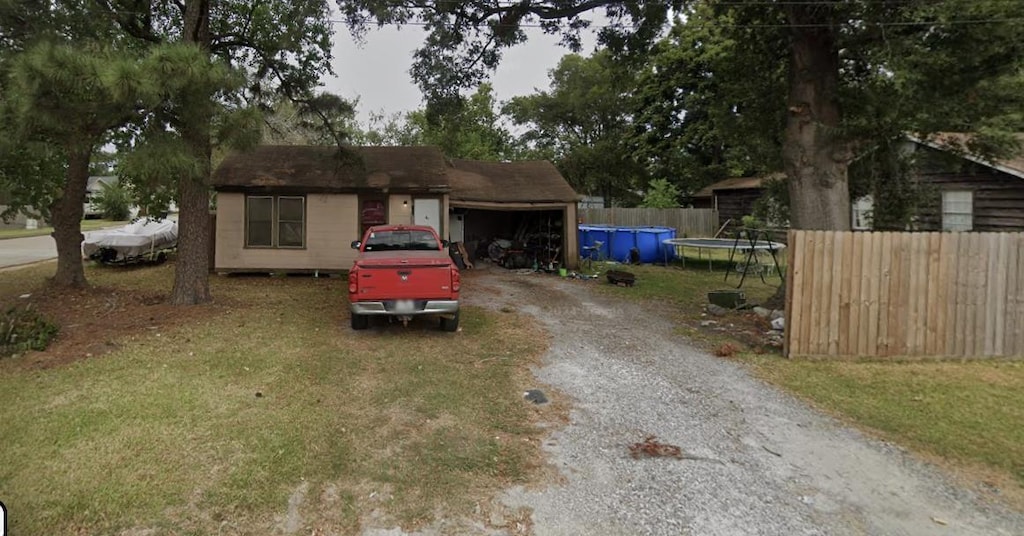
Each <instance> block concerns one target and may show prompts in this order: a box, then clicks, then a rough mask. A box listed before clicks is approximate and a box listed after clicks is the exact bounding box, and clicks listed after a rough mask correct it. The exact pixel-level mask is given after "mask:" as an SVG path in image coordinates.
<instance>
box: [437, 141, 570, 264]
mask: <svg viewBox="0 0 1024 536" xmlns="http://www.w3.org/2000/svg"><path fill="white" fill-rule="evenodd" d="M453 165H454V167H455V170H454V172H453V173H451V194H450V199H451V200H450V207H451V214H450V215H449V221H450V222H451V225H450V230H449V238H450V240H451V241H452V242H464V243H465V246H466V247H465V249H466V251H467V252H468V253H469V255H470V256H471V260H472V261H478V260H482V259H488V260H490V261H491V262H494V263H496V264H498V265H499V266H503V267H505V268H510V269H520V268H536V269H539V270H547V271H557V270H558V268H564V267H568V268H575V267H576V264H577V262H578V259H579V253H578V246H577V243H576V240H577V239H576V201H577V198H578V196H577V195H576V192H575V191H574V190H573V189H572V187H571V186H569V184H568V183H567V182H566V181H565V179H564V178H563V177H562V175H561V174H560V173H559V172H558V170H557V169H556V168H555V166H554V165H552V164H551V163H550V162H545V161H529V162H481V161H473V160H455V161H454V162H453Z"/></svg>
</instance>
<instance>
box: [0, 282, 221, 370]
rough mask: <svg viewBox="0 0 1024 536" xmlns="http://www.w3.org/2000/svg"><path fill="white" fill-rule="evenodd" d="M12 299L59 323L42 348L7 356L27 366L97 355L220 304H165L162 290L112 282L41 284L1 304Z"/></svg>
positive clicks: (40, 366)
mask: <svg viewBox="0 0 1024 536" xmlns="http://www.w3.org/2000/svg"><path fill="white" fill-rule="evenodd" d="M15 303H18V304H22V305H31V306H32V307H33V308H35V309H36V310H38V311H39V312H40V313H42V314H43V315H44V316H46V317H47V318H48V319H50V320H52V321H53V322H55V323H56V324H57V325H58V326H60V331H59V332H58V333H57V337H56V339H54V341H53V342H52V343H51V344H50V346H49V348H47V349H46V350H44V351H41V352H29V353H27V354H25V355H23V356H21V357H20V358H17V359H13V360H5V361H12V362H14V363H16V364H15V366H16V367H23V368H29V369H47V368H52V367H56V366H60V365H65V364H67V363H72V362H75V361H79V360H82V359H90V358H94V357H98V356H101V355H104V354H107V353H110V352H112V351H114V350H117V349H118V348H120V347H121V345H122V342H123V341H124V339H125V338H126V337H129V336H132V335H138V334H143V333H150V332H152V333H157V334H159V333H160V332H161V331H163V330H167V329H169V328H171V327H175V326H179V325H182V324H185V323H188V322H195V321H197V320H200V319H202V318H204V317H207V316H209V315H212V314H216V313H217V312H218V311H220V310H221V309H222V308H221V307H219V306H216V305H203V306H196V307H177V306H172V305H169V304H168V303H167V296H166V295H164V294H159V293H154V292H146V291H139V290H131V289H125V288H110V287H89V288H86V289H81V290H65V289H59V290H58V289H54V288H45V289H42V290H37V291H35V292H33V293H31V294H30V295H28V297H27V298H14V299H9V300H5V302H4V303H3V304H0V305H2V306H3V307H4V308H5V309H6V307H9V306H11V305H13V304H15Z"/></svg>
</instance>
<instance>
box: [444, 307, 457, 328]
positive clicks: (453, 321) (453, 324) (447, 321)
mask: <svg viewBox="0 0 1024 536" xmlns="http://www.w3.org/2000/svg"><path fill="white" fill-rule="evenodd" d="M441 329H442V330H444V331H458V329H459V312H458V311H456V312H455V316H453V317H451V318H445V317H443V316H442V317H441Z"/></svg>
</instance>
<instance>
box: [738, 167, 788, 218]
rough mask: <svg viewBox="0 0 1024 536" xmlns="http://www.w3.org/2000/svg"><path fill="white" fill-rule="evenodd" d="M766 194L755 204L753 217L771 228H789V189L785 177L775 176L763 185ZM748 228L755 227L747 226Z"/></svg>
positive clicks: (766, 180)
mask: <svg viewBox="0 0 1024 536" xmlns="http://www.w3.org/2000/svg"><path fill="white" fill-rule="evenodd" d="M761 186H762V188H763V189H764V193H763V194H762V195H761V197H760V198H759V199H758V200H757V201H755V202H754V212H753V214H751V217H752V218H754V219H756V220H758V221H760V222H765V224H766V225H767V226H769V227H788V226H789V187H788V185H787V184H786V178H785V177H784V176H774V177H770V178H768V179H765V180H764V182H762V183H761ZM744 225H745V226H747V227H753V226H752V225H747V224H746V223H744Z"/></svg>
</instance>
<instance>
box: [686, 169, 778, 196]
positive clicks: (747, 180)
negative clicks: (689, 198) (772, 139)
mask: <svg viewBox="0 0 1024 536" xmlns="http://www.w3.org/2000/svg"><path fill="white" fill-rule="evenodd" d="M784 176H785V175H784V174H782V173H770V174H768V175H758V176H756V177H733V178H729V179H725V180H723V181H718V182H716V183H714V184H709V185H707V186H705V187H703V188H701V189H700V190H697V192H695V193H694V194H693V197H696V198H700V197H711V196H712V195H713V194H714V192H715V191H717V190H748V189H751V188H761V187H763V186H764V182H765V181H767V180H769V179H775V178H779V177H784Z"/></svg>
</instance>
